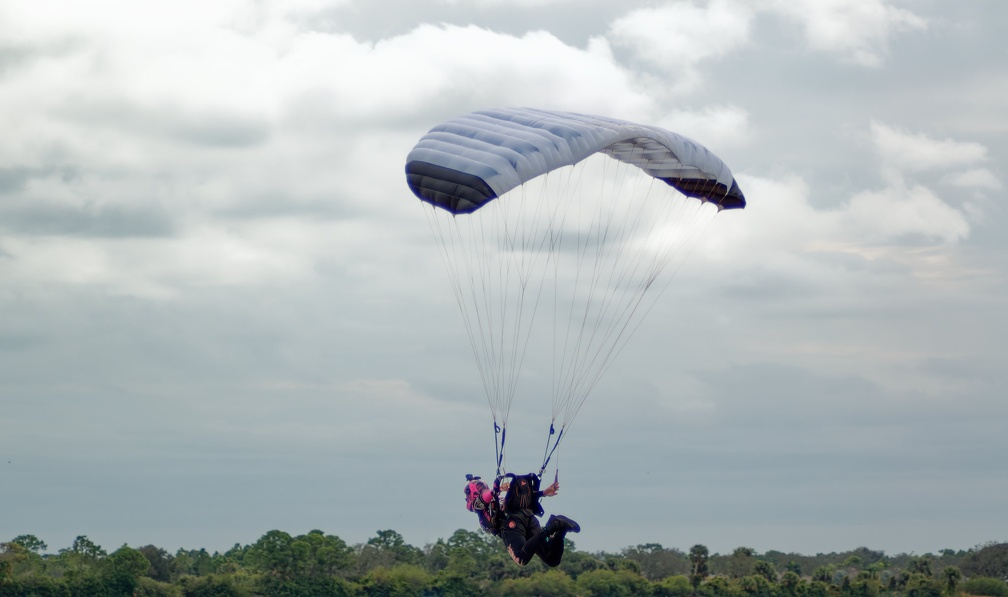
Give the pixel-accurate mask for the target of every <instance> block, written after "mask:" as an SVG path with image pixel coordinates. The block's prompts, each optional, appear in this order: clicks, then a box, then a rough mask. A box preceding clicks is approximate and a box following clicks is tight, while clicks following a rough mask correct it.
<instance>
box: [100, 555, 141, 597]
mask: <svg viewBox="0 0 1008 597" xmlns="http://www.w3.org/2000/svg"><path fill="white" fill-rule="evenodd" d="M148 568H150V562H148V561H147V558H146V557H144V555H143V554H142V553H140V552H139V551H137V550H135V549H133V548H132V547H129V546H126V545H123V546H122V547H120V548H119V549H117V550H115V551H114V552H112V554H111V555H109V556H108V557H107V558H105V559H104V560H103V561H102V572H101V576H102V579H103V581H104V585H105V587H106V590H107V591H108V592H109V593H111V594H116V595H133V592H134V591H135V590H136V588H137V583H138V581H139V579H140V577H141V576H143V574H144V573H145V572H147V569H148Z"/></svg>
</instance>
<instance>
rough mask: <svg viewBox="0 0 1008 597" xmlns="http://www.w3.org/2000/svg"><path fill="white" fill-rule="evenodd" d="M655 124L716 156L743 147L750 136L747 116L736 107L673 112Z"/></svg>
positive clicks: (715, 107)
mask: <svg viewBox="0 0 1008 597" xmlns="http://www.w3.org/2000/svg"><path fill="white" fill-rule="evenodd" d="M657 124H658V125H659V126H661V127H664V128H666V129H668V130H671V131H675V132H677V133H680V134H683V135H685V136H687V137H691V138H693V139H697V140H699V139H703V142H702V144H703V145H705V146H706V147H709V148H711V149H712V150H714V151H715V153H716V152H717V150H719V149H721V148H726V147H741V146H744V145H746V144H747V143H748V142H749V141H750V140H751V136H752V130H751V127H750V125H749V113H748V112H747V111H746V110H744V109H742V108H740V107H738V106H710V107H707V108H704V109H702V110H699V111H683V110H676V111H674V112H672V113H670V114H667V115H665V116H664V117H663V118H661V119H660V120H659V121H658V122H657Z"/></svg>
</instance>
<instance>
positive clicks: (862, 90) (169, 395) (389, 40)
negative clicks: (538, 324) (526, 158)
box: [0, 0, 1008, 554]
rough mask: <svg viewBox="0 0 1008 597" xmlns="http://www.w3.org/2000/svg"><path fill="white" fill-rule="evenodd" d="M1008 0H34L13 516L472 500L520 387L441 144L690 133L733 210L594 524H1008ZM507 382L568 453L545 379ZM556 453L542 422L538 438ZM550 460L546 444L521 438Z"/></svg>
mask: <svg viewBox="0 0 1008 597" xmlns="http://www.w3.org/2000/svg"><path fill="white" fill-rule="evenodd" d="M1006 21H1008V3H1004V2H1002V1H1001V0H969V1H967V2H958V3H955V4H952V3H947V2H942V1H940V0H906V1H900V0H754V1H751V2H749V1H747V2H743V1H740V0H739V1H735V0H710V1H702V0H696V1H678V0H677V1H643V0H624V1H621V2H611V1H610V0H598V1H596V0H578V1H575V0H471V1H468V2H465V1H462V0H366V1H365V0H292V1H287V2H281V1H278V0H255V1H254V0H222V1H219V2H212V3H207V2H197V1H195V0H171V1H161V0H157V1H152V2H144V3H136V2H130V1H128V0H119V1H116V0H98V1H96V2H89V3H87V4H86V5H84V4H82V3H79V2H74V1H73V0H65V1H64V0H59V1H56V0H54V1H53V2H46V3H38V2H32V1H30V0H0V130H2V131H3V134H2V135H0V488H2V491H0V541H3V540H9V539H11V538H13V537H14V536H16V535H19V534H23V533H30V534H34V535H36V536H38V537H39V538H40V539H42V540H43V541H45V542H46V543H47V544H48V545H49V548H50V550H51V551H56V550H58V549H62V548H65V547H69V545H70V544H71V543H72V541H73V538H74V537H76V536H77V535H87V536H88V537H89V538H91V539H92V540H93V541H95V542H96V543H98V544H99V545H101V546H103V547H104V548H106V549H109V550H111V549H115V548H117V547H118V546H120V545H122V544H124V543H125V544H129V545H131V546H134V547H138V546H141V545H147V544H154V545H157V546H160V547H163V548H166V549H169V550H171V551H174V550H175V549H178V548H180V547H184V548H186V549H190V548H195V549H198V548H200V547H205V548H207V549H208V550H210V551H214V550H221V551H223V550H225V549H228V548H229V547H231V546H232V545H233V544H235V543H241V544H248V543H253V542H255V541H256V540H257V539H258V538H259V537H260V536H262V535H263V534H264V533H265V532H267V531H269V530H271V529H280V530H284V531H287V532H289V533H291V534H300V533H305V532H307V531H309V530H312V529H321V530H323V531H325V532H327V533H332V534H335V535H338V536H340V537H341V538H342V539H344V540H345V541H347V542H348V543H351V544H354V543H361V542H365V541H367V539H368V538H370V537H373V536H375V534H376V532H377V531H378V530H382V529H394V530H396V531H398V532H399V533H401V534H402V535H403V537H404V538H405V539H406V541H407V542H408V543H410V544H412V545H416V546H418V547H422V546H423V545H425V544H428V543H431V542H434V541H436V540H437V539H438V538H447V537H449V536H450V535H451V534H452V533H453V532H454V531H455V530H456V529H459V528H466V529H470V530H476V521H475V520H473V519H472V515H471V514H469V513H468V512H466V511H465V509H464V508H463V497H462V487H463V479H464V478H463V475H464V474H465V473H467V472H472V473H477V474H482V475H484V476H487V475H492V474H493V470H492V469H493V466H494V460H493V452H492V447H493V437H492V427H491V425H492V423H491V421H490V415H489V409H488V408H487V403H486V399H485V397H484V394H483V388H482V385H481V383H480V379H479V376H478V375H477V373H476V371H475V369H474V368H473V366H472V365H473V362H474V361H473V357H472V354H471V352H470V350H469V344H468V341H467V340H466V336H465V333H464V328H463V325H462V320H461V318H460V317H459V313H458V308H457V306H456V305H455V302H454V298H453V296H452V294H451V291H450V285H449V284H448V280H447V276H446V275H445V273H444V269H443V266H442V264H441V261H440V259H439V258H438V255H437V251H436V245H435V242H434V239H433V237H432V235H431V232H430V229H429V228H428V225H427V223H426V220H425V218H424V214H423V211H422V209H421V208H420V207H419V205H420V202H419V201H418V200H417V199H416V198H415V197H414V196H413V195H412V193H411V192H410V191H409V189H408V188H407V186H406V183H405V176H404V174H403V166H404V163H405V157H406V154H407V153H408V152H409V150H410V148H411V147H412V146H413V144H415V143H416V141H417V140H418V139H419V138H420V136H422V135H423V134H424V133H425V132H426V131H427V130H429V129H430V128H431V127H433V126H435V125H436V124H437V123H439V122H442V121H444V120H446V119H449V118H452V117H455V116H459V115H463V114H466V113H468V112H470V111H473V110H478V109H484V108H494V107H506V106H530V107H538V108H545V109H555V110H569V111H575V112H583V113H588V114H601V115H605V116H609V117H614V118H621V119H625V120H631V121H635V122H642V123H646V124H650V125H656V126H660V127H664V128H667V129H669V130H672V131H676V132H678V133H681V134H684V135H687V136H689V137H692V138H694V139H696V140H698V141H700V142H701V143H703V144H704V145H706V146H707V147H709V148H710V149H711V150H713V151H714V152H716V153H717V154H718V155H719V156H721V157H722V158H723V159H724V161H725V162H726V163H727V164H728V165H729V166H730V167H731V168H732V171H733V172H734V174H735V176H736V179H737V180H738V182H739V185H740V186H741V188H742V190H743V191H744V193H745V195H746V198H747V201H748V205H747V207H746V209H745V210H742V211H738V210H735V211H725V212H722V213H720V214H718V216H717V217H716V218H715V220H714V222H713V224H712V225H711V226H710V228H709V229H708V230H706V231H705V234H704V236H703V238H701V239H700V240H699V241H698V244H697V247H696V248H695V249H694V251H693V252H692V254H690V256H689V258H688V259H687V260H686V262H685V264H684V265H683V267H682V268H681V269H680V270H679V271H678V273H677V274H676V276H675V279H674V280H673V283H672V284H671V285H670V286H669V288H668V290H667V291H666V292H665V293H664V294H663V295H662V296H661V298H660V300H659V301H658V303H657V305H656V307H655V308H654V309H653V310H652V311H651V313H650V314H649V317H648V319H647V321H646V325H644V326H643V327H642V328H641V329H640V330H639V331H638V332H637V334H636V335H635V336H634V337H633V339H632V341H631V342H630V343H629V344H628V346H627V347H626V349H625V350H624V351H623V352H622V353H621V354H620V356H619V358H618V360H617V361H616V362H615V364H614V365H613V366H612V367H611V369H610V370H609V371H608V373H607V375H606V377H605V378H604V379H603V381H602V382H601V383H600V384H599V385H598V386H597V387H596V389H595V391H594V392H593V394H592V395H591V397H590V398H589V399H588V401H587V402H586V404H585V406H584V408H583V410H582V411H581V413H580V414H579V415H578V421H577V425H576V426H575V427H573V428H572V431H571V434H570V435H569V436H568V437H567V439H565V444H564V445H562V447H561V450H560V453H559V455H558V456H557V457H556V458H557V462H558V463H559V478H560V485H561V490H560V493H559V495H558V496H556V497H554V498H549V499H548V500H547V501H546V502H545V503H544V506H545V508H546V510H547V512H551V513H563V514H566V515H568V516H570V517H572V518H574V519H576V520H577V521H578V522H579V523H580V524H581V526H582V528H583V531H582V532H581V534H579V535H577V536H575V537H573V538H574V539H575V544H576V546H577V547H578V548H579V549H585V550H590V551H602V550H605V551H618V550H620V549H622V548H624V547H628V546H633V545H638V544H643V543H660V544H662V545H663V546H665V547H670V548H672V547H674V548H679V549H683V550H688V549H689V548H690V547H691V546H692V545H694V544H698V543H700V544H704V545H706V546H708V548H709V549H710V550H711V552H712V553H715V552H720V553H725V552H729V553H730V552H731V550H733V549H734V548H735V547H739V546H747V547H752V548H754V549H756V550H757V551H759V552H762V551H766V550H771V549H773V550H780V551H795V552H800V553H809V554H811V553H818V552H830V551H841V550H845V549H853V548H856V547H859V546H867V547H870V548H872V549H880V550H884V551H886V552H887V553H890V554H894V553H911V552H913V553H918V554H921V553H927V552H936V551H938V550H940V549H944V548H951V549H968V548H971V547H973V546H975V545H977V544H980V543H984V542H987V541H1004V540H1006V539H1008V535H1006V533H1008V509H1006V508H1005V507H1004V496H1005V495H1006V494H1008V459H1006V458H1005V454H1008V433H1005V427H1006V423H1008V400H1006V398H1005V397H1006V396H1008V373H1006V371H1008V358H1006V351H1005V349H1004V348H1003V344H1002V342H1003V339H1004V338H1005V337H1006V335H1008V315H1006V314H1005V313H1006V307H1008V287H1006V276H1008V241H1006V240H1005V239H1006V238H1008V235H1006V234H1005V233H1006V232H1008V210H1006V207H1005V196H1006V192H1005V184H1006V182H1008V169H1006V167H1005V164H1006V157H1008V112H1006V111H1005V108H1004V107H1005V105H1006V104H1008V67H1006V65H1008V46H1006V45H1005V44H1004V43H1003V39H1002V37H1003V26H1002V25H1003V23H1004V22H1006ZM532 394H534V392H527V393H524V394H522V395H519V396H518V397H517V398H516V399H515V403H514V405H513V406H512V414H511V420H510V423H509V424H510V426H511V429H513V433H514V434H515V435H516V437H517V438H518V439H517V440H516V441H515V443H514V444H513V445H512V447H511V448H510V449H511V452H510V455H509V461H510V463H511V464H512V467H513V468H521V467H522V466H523V462H525V461H527V462H528V464H527V468H528V470H533V469H535V468H537V467H538V465H539V462H540V459H541V445H540V440H541V438H542V431H543V430H544V428H545V427H548V419H549V412H548V411H549V404H548V402H549V401H548V399H546V400H545V402H544V399H543V397H542V396H537V395H532ZM529 446H533V447H529ZM518 472H522V471H518Z"/></svg>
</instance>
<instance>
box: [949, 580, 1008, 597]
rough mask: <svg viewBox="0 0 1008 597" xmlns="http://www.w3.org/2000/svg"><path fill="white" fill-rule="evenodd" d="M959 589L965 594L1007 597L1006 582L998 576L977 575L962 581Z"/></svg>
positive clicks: (1007, 585)
mask: <svg viewBox="0 0 1008 597" xmlns="http://www.w3.org/2000/svg"><path fill="white" fill-rule="evenodd" d="M959 589H960V590H961V591H962V592H963V593H965V594H966V595H984V596H985V597H1008V583H1006V582H1005V581H1003V580H1001V579H999V578H990V577H987V576H978V577H976V578H971V579H969V580H965V581H963V583H962V584H961V585H959Z"/></svg>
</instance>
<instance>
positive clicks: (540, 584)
mask: <svg viewBox="0 0 1008 597" xmlns="http://www.w3.org/2000/svg"><path fill="white" fill-rule="evenodd" d="M496 593H497V595H499V596H500V597H525V596H527V595H536V596H537V597H575V596H576V595H578V591H577V585H576V583H575V582H574V580H573V579H571V577H570V576H568V575H567V574H566V573H564V572H563V571H562V570H556V569H551V570H547V571H545V572H539V573H536V574H533V575H531V576H525V577H521V578H509V579H506V580H504V581H503V582H501V583H500V585H499V586H498V587H497V591H496Z"/></svg>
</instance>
